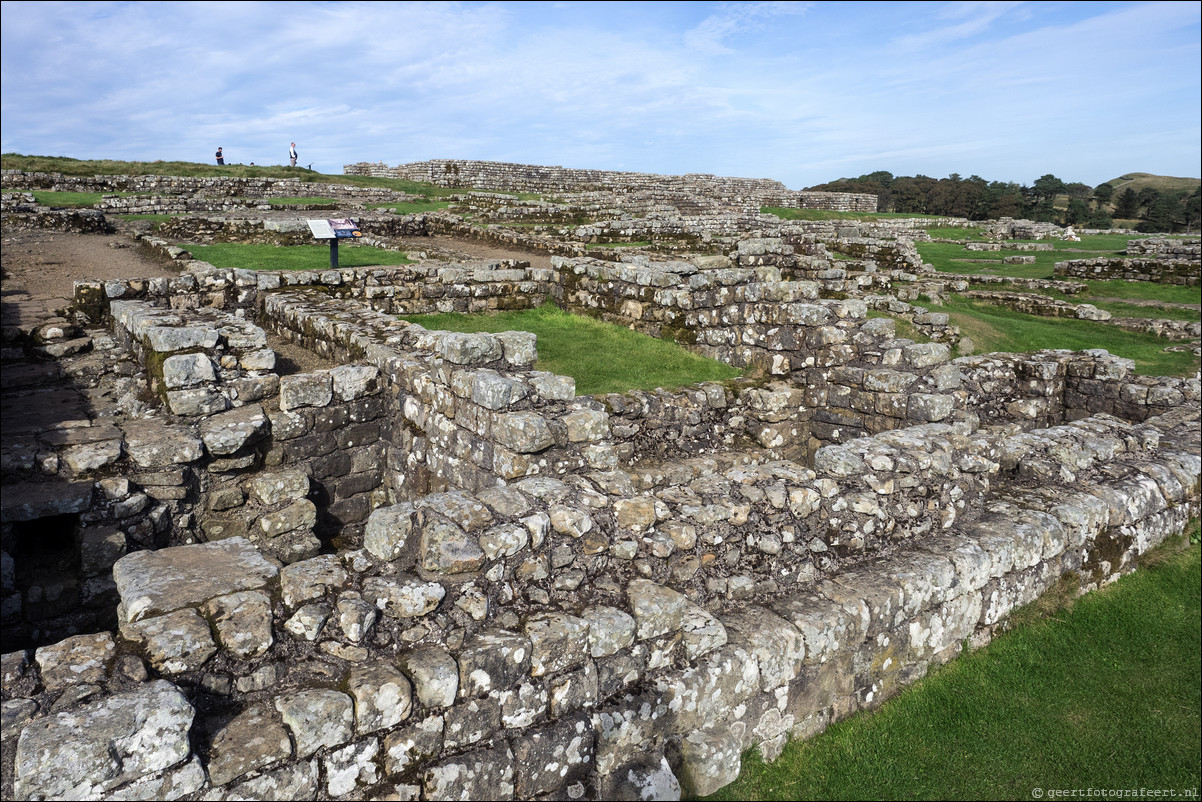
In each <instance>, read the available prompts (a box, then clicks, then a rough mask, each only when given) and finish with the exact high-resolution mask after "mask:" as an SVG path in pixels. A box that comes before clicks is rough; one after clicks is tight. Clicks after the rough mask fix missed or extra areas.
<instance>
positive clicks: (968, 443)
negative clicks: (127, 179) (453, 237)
mask: <svg viewBox="0 0 1202 802" xmlns="http://www.w3.org/2000/svg"><path fill="white" fill-rule="evenodd" d="M752 250H759V249H757V248H753V249H752ZM747 255H748V257H749V261H755V258H758V257H762V256H765V255H771V254H768V253H767V252H765V253H748V254H747ZM777 255H782V256H787V255H788V254H784V253H783V252H781V250H780V249H778V254H777ZM741 260H742V257H741V256H740V257H739V261H740V262H741ZM780 271H781V268H780V267H778V266H777V265H765V264H759V265H756V266H755V267H750V266H743V265H741V264H740V265H739V266H734V265H731V266H727V267H714V266H712V265H709V264H708V263H706V262H705V261H704V260H703V261H702V262H701V264H700V265H698V264H691V263H681V264H675V263H668V264H659V265H657V266H652V265H650V264H647V265H637V264H627V265H611V264H606V263H598V262H595V261H594V260H588V259H584V260H567V259H565V260H559V261H557V262H556V266H555V269H554V270H552V271H545V270H544V271H538V270H533V269H531V268H528V267H524V266H521V265H520V264H512V263H501V264H491V265H480V266H476V267H470V266H469V267H463V266H456V267H445V268H438V267H430V268H422V267H406V268H394V269H372V270H358V271H357V270H341V271H312V272H310V273H303V272H302V273H282V274H273V273H250V272H247V271H223V270H215V269H211V268H205V267H204V266H203V265H197V266H196V267H195V268H194V269H193V270H192V271H190V272H189V273H187V274H185V275H183V276H181V277H179V278H173V279H152V280H146V281H139V282H110V283H107V284H94V283H84V284H81V286H80V288H79V293H78V306H79V308H80V310H81V311H83V312H85V313H86V314H87V316H88V317H89V318H90V319H91V320H93V321H100V320H111V321H112V324H111V325H112V328H113V332H114V334H113V337H112V343H111V344H110V347H111V349H112V350H114V351H116V352H124V353H128V354H129V355H130V356H129V357H127V358H126V359H127V360H128V359H133V360H134V361H135V362H137V363H139V364H141V365H142V366H143V368H142V369H143V370H145V371H146V372H147V373H148V374H149V379H148V389H149V390H150V391H151V392H153V393H154V394H155V395H156V396H158V397H159V398H160V399H161V400H162V402H163V403H164V404H166V406H167V408H168V409H170V410H171V411H172V412H173V413H174V416H172V417H159V418H158V419H151V420H149V421H135V422H131V423H130V424H127V425H126V426H125V427H124V429H121V428H120V427H112V428H113V429H117V431H113V430H106V429H103V427H100V430H98V431H93V432H88V433H87V435H85V436H83V437H81V438H80V439H79V440H72V441H69V442H58V443H55V442H42V443H41V444H40V448H41V449H43V451H45V450H46V449H51V450H54V449H57V453H58V454H59V455H60V458H61V464H62V465H63V466H64V468H63V471H62V472H63V474H64V475H65V476H67V477H71V478H73V479H74V485H73V486H74V487H75V488H76V490H77V491H78V492H77V494H76V495H77V496H78V500H77V502H76V504H77V506H78V507H79V509H78V510H77V512H79V513H80V514H81V525H82V527H83V528H82V531H83V533H84V534H83V535H82V543H81V545H82V546H83V551H82V553H81V558H82V559H84V560H85V563H84V564H85V565H86V566H87V568H86V571H88V572H91V574H90V575H91V579H92V580H93V584H95V585H99V586H103V587H102V588H101V591H102V592H101V595H99V596H97V597H96V599H95V600H96V602H97V603H98V604H103V603H105V599H108V600H109V601H108V602H107V603H108V604H112V603H114V602H115V601H116V599H117V598H119V599H120V602H121V603H120V606H119V607H118V608H117V612H116V613H115V617H116V619H117V620H116V622H115V624H114V625H113V626H112V629H113V630H114V631H111V632H99V633H98V634H94V635H78V636H75V637H72V638H68V639H67V640H65V641H61V642H59V643H54V644H52V645H45V646H41V647H39V648H38V649H37V650H36V652H34V653H33V654H32V659H31V658H30V656H29V653H26V652H20V651H18V652H12V653H9V654H6V655H5V656H4V658H3V667H2V670H3V672H4V699H5V734H4V743H5V758H4V760H5V772H4V774H5V777H6V778H8V780H6V783H5V787H4V788H3V789H0V790H3V791H4V792H5V795H8V794H9V793H10V791H11V793H13V794H15V795H16V796H17V797H18V798H30V797H45V798H69V797H77V796H99V795H103V796H105V797H106V798H134V797H147V796H160V797H165V798H180V797H191V796H193V795H204V796H205V797H206V798H216V799H223V798H235V797H251V798H258V797H263V796H265V795H278V796H284V797H296V798H300V797H305V798H312V797H313V796H315V795H316V796H319V797H330V798H348V799H351V798H359V797H361V796H363V795H369V796H370V795H376V794H379V793H397V794H398V795H400V796H401V797H402V798H416V796H417V795H418V794H421V795H423V796H424V798H431V799H439V798H450V797H458V796H459V795H461V794H463V795H467V796H468V797H470V798H510V797H517V798H535V797H541V796H547V795H567V796H570V797H578V796H584V795H595V796H597V797H600V798H615V797H625V796H627V795H632V794H637V793H642V794H650V795H652V796H656V797H670V796H672V795H673V794H674V793H679V792H680V790H681V788H682V787H683V790H684V791H685V792H687V793H696V794H706V793H710V792H712V791H713V790H716V789H717V788H719V787H721V786H722V785H724V784H726V783H727V782H730V781H732V780H733V779H734V778H735V776H737V773H738V770H739V767H740V756H741V754H742V753H743V752H744V751H745V750H746V749H748V748H752V747H758V748H759V749H760V751H761V753H762V754H764V755H765V756H766V757H768V758H769V759H771V758H773V757H775V755H777V754H779V752H780V750H781V749H782V748H783V745H784V743H785V740H786V739H787V738H788V737H805V736H807V735H810V734H813V733H815V732H818V731H820V730H822V729H823V728H825V726H827V724H829V723H830V722H832V721H834V720H838V719H840V718H843V717H845V716H847V715H850V714H851V713H852V712H854V711H856V710H859V709H867V708H872V707H875V706H876V705H878V704H880V703H881V702H882V701H883V700H884V699H885V698H887V697H889V696H890V695H892V694H893V693H895V692H896V691H897V690H898V689H900V688H901V687H902V686H904V685H905V684H907V683H909V682H912V681H913V680H914V679H916V678H918V677H920V676H922V675H923V674H924V673H925V671H926V670H927V667H928V666H930V665H934V664H938V663H940V662H943V661H945V660H947V659H949V658H951V657H952V656H954V655H955V654H957V653H958V651H959V650H960V648H961V646H962V643H963V642H964V641H965V640H966V639H967V640H969V641H970V642H971V643H972V644H973V645H980V644H982V643H984V642H986V641H988V640H989V638H990V637H991V635H992V633H993V632H994V631H995V630H996V628H997V627H999V626H1000V625H1002V624H1003V622H1004V620H1005V617H1006V615H1007V614H1008V612H1009V611H1010V610H1012V609H1013V608H1014V607H1016V606H1019V605H1021V604H1024V603H1026V602H1028V601H1030V600H1032V599H1034V598H1035V597H1037V596H1038V595H1039V594H1040V593H1041V592H1042V591H1043V590H1045V589H1047V588H1049V587H1051V586H1052V585H1053V584H1055V583H1056V582H1057V581H1059V580H1060V578H1061V577H1062V576H1068V577H1071V578H1073V581H1075V582H1077V583H1079V584H1080V585H1081V587H1082V588H1083V589H1089V588H1092V587H1096V586H1097V585H1099V584H1101V583H1104V582H1106V581H1109V580H1110V579H1112V578H1113V577H1115V576H1117V575H1118V574H1119V573H1121V572H1123V571H1125V570H1130V568H1131V567H1133V566H1134V565H1135V564H1136V562H1137V560H1138V555H1139V554H1142V553H1143V552H1144V551H1146V550H1147V549H1149V548H1151V547H1152V546H1154V545H1155V544H1156V543H1159V542H1160V541H1162V540H1163V539H1164V538H1165V537H1166V536H1167V535H1168V534H1170V533H1172V532H1177V531H1180V530H1181V529H1182V528H1183V527H1184V526H1185V523H1186V522H1187V521H1188V519H1189V517H1190V516H1191V515H1197V514H1198V481H1199V474H1200V473H1202V462H1200V460H1199V458H1198V455H1197V453H1198V449H1197V446H1196V443H1194V444H1193V445H1191V442H1192V441H1191V437H1193V440H1196V429H1197V405H1198V400H1199V389H1198V382H1197V380H1193V381H1190V380H1164V379H1147V378H1142V377H1134V376H1132V375H1131V374H1130V365H1129V363H1127V362H1126V361H1125V360H1121V359H1116V358H1114V357H1110V356H1109V355H1106V354H1104V353H1102V352H1084V353H1079V354H1074V353H1069V352H1042V353H1039V354H1034V355H989V356H986V357H970V358H963V359H959V360H954V361H953V360H949V359H948V354H947V353H946V347H945V346H942V345H939V344H932V345H928V346H920V345H917V344H914V343H912V342H910V341H907V340H898V339H896V338H895V337H894V336H893V333H892V330H891V328H892V324H891V323H889V322H888V321H882V320H868V319H866V317H865V305H864V303H863V302H862V301H850V300H837V299H836V300H832V299H826V300H823V299H820V298H818V297H817V296H818V286H817V284H816V283H814V282H807V281H784V280H781V278H780ZM548 296H551V297H554V298H556V299H558V300H559V301H560V302H561V303H563V304H565V305H568V306H572V307H574V308H578V309H582V310H591V311H592V312H594V313H599V314H601V315H602V316H607V317H612V318H617V319H620V320H621V321H622V322H624V323H626V324H627V325H633V326H635V327H636V328H642V329H644V330H648V331H654V330H655V329H657V328H658V330H659V333H660V334H663V333H664V329H665V328H667V329H668V330H672V329H674V328H675V329H676V330H678V331H679V332H681V333H682V335H683V332H686V331H689V330H690V327H691V329H692V330H693V331H695V332H696V334H697V339H698V340H700V341H705V340H707V339H714V340H716V343H715V344H713V345H712V346H711V347H712V348H715V349H726V350H725V351H722V353H723V354H724V355H726V356H728V357H730V358H731V359H732V360H734V361H740V360H743V361H745V362H749V363H750V362H755V363H759V364H762V365H764V366H765V367H766V368H767V372H768V375H769V376H771V377H772V378H771V379H769V380H767V381H764V382H760V383H757V382H747V381H746V380H744V381H742V382H733V383H727V384H725V385H723V384H711V385H701V386H699V387H697V388H691V389H685V390H682V391H675V392H671V393H658V392H657V393H654V394H652V393H638V392H633V393H626V394H612V395H608V396H603V397H599V398H597V399H589V398H578V397H576V396H575V395H574V392H573V387H572V383H571V380H569V379H564V378H562V377H556V376H552V375H550V374H545V373H540V372H538V371H533V370H531V369H530V368H531V365H532V363H533V360H534V356H535V353H534V344H533V343H532V342H531V339H532V338H530V337H529V335H522V334H511V335H453V334H448V333H439V332H427V331H425V330H423V329H421V328H420V327H417V326H412V325H407V324H404V323H401V322H398V321H396V320H395V318H393V317H392V315H394V314H397V313H400V312H418V311H430V310H435V309H437V310H440V311H447V310H456V311H477V310H484V309H494V308H499V307H502V306H510V307H512V306H521V305H536V304H537V303H539V302H541V301H542V300H543V299H544V298H546V297H548ZM267 330H271V331H272V332H274V333H275V334H277V335H280V336H286V337H288V338H289V339H293V340H294V341H296V342H299V343H301V344H303V345H306V346H307V347H309V348H311V349H314V350H316V351H319V352H321V353H323V354H324V355H326V356H328V357H331V358H333V359H335V360H337V361H338V362H340V363H341V364H340V366H339V367H337V368H334V369H331V370H323V371H318V372H316V373H308V374H292V375H279V374H278V373H275V372H274V370H273V368H274V364H269V363H273V356H274V354H273V353H272V352H271V349H270V348H269V347H266V332H267ZM782 332H788V334H787V335H786V334H783V333H782ZM120 364H126V363H125V362H121V361H118V360H112V365H113V370H114V372H117V371H116V366H117V365H120ZM92 367H93V369H95V370H103V369H104V366H100V367H98V366H97V365H95V364H94V363H93V364H92ZM917 390H926V392H917ZM912 407H913V410H912V409H911V408H912ZM912 412H913V413H914V414H912ZM932 412H936V413H938V417H937V418H936V417H933V416H932V414H931V413H932ZM823 415H827V416H828V417H825V418H824V417H823ZM710 422H714V423H715V424H719V422H720V425H714V426H713V427H710V426H709V423H710ZM155 427H157V429H156V430H155V431H153V432H147V431H145V430H146V428H155ZM823 427H826V428H825V429H824V428H823ZM88 428H89V429H95V428H97V427H96V425H95V424H93V426H91V427H88ZM841 431H846V432H847V433H848V436H847V437H843V436H841V435H840V434H838V432H841ZM1183 431H1184V432H1186V434H1185V435H1183V434H1182V432H1183ZM824 432H825V435H826V436H825V437H823V433H824ZM865 432H876V433H875V434H873V435H872V436H867V437H859V438H857V439H850V435H851V434H853V433H854V434H863V433H865ZM1190 432H1194V433H1195V434H1194V435H1190V434H1189V433H1190ZM811 438H813V439H811ZM114 441H115V444H116V446H115V447H114V445H113V444H114ZM822 442H828V443H832V444H831V445H827V446H826V447H823V448H818V449H817V450H816V451H815V450H814V448H815V447H816V446H818V445H820V444H821V443H822ZM637 457H645V458H646V457H650V458H651V459H649V460H648V459H643V460H641V461H640V460H637V459H636V458H637ZM42 459H43V460H44V459H45V457H44V456H43V457H42ZM797 459H800V460H801V461H796V460H797ZM31 460H32V457H31ZM43 464H44V463H43ZM37 469H38V468H37V465H35V464H34V463H33V462H32V461H31V464H30V470H31V471H36V470H37ZM106 477H107V478H106ZM498 478H502V479H505V480H506V482H507V484H506V485H504V486H497V485H496V480H497V479H498ZM22 495H23V497H24V494H22ZM5 496H6V499H7V498H8V497H9V496H10V492H6V494H5ZM98 499H101V500H98ZM30 501H31V502H32V501H33V499H30ZM121 505H124V506H123V507H122V510H121V511H118V510H117V509H116V508H117V507H118V506H121ZM5 506H6V519H5V524H6V526H11V525H12V519H11V518H10V517H9V515H10V512H9V509H8V508H9V507H10V505H8V504H6V505H5ZM35 506H36V505H33V506H30V508H29V510H28V511H29V513H30V514H31V515H36V513H37V512H38V510H37V509H35V508H34V507H35ZM135 509H136V510H137V512H131V511H132V510H135ZM121 515H125V516H126V517H121ZM88 516H91V518H89V517H88ZM138 516H142V517H141V518H139V517H138ZM138 521H144V522H145V523H144V524H142V523H137V525H131V526H128V527H127V524H130V523H131V522H135V523H136V522H138ZM323 521H326V522H327V523H328V526H325V527H324V528H323V523H322V522H323ZM139 527H141V528H139ZM127 529H130V530H133V531H127ZM138 533H140V534H138ZM335 533H337V540H334V541H333V543H332V544H331V545H334V546H336V547H337V548H338V549H339V552H338V554H337V555H335V554H324V555H323V554H317V553H316V551H317V548H318V547H320V546H321V545H322V543H323V542H324V543H327V544H329V543H330V541H329V538H331V537H334V536H335ZM127 537H128V539H127ZM189 537H191V538H192V539H193V540H195V541H198V542H196V543H194V544H192V545H176V544H183V543H186V541H187V539H188V538H189ZM139 538H141V539H139ZM150 545H154V546H161V545H171V547H170V548H166V549H160V550H158V551H151V550H140V549H143V548H144V547H146V546H150ZM127 551H132V553H129V554H128V555H127V556H124V557H122V554H124V553H125V552H127ZM264 554H266V555H269V556H270V557H272V558H274V559H265V557H264ZM110 567H111V572H110ZM10 587H11V586H10ZM10 587H6V589H5V592H6V599H5V603H6V604H8V603H9V602H10V600H11V596H10V595H9V593H10ZM28 601H34V600H32V599H30V600H28ZM27 606H29V605H27ZM148 667H149V671H148ZM152 710H153V711H155V714H154V715H153V716H149V715H148V714H149V711H152ZM101 722H102V723H101ZM151 733H153V735H152V734H151ZM81 756H82V758H81ZM9 782H11V783H12V785H8V783H9Z"/></svg>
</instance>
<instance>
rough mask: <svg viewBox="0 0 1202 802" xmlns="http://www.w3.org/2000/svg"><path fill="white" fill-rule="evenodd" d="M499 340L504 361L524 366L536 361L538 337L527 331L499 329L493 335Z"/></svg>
mask: <svg viewBox="0 0 1202 802" xmlns="http://www.w3.org/2000/svg"><path fill="white" fill-rule="evenodd" d="M493 336H494V337H496V338H497V339H498V340H500V341H501V347H502V348H503V350H504V353H505V361H506V362H508V363H509V364H510V365H515V366H518V367H525V366H527V365H533V364H534V363H535V362H536V361H538V348H537V342H538V338H537V337H535V336H534V335H533V334H531V333H530V332H528V331H499V332H497V333H496V334H494V335H493Z"/></svg>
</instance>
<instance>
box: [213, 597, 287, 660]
mask: <svg viewBox="0 0 1202 802" xmlns="http://www.w3.org/2000/svg"><path fill="white" fill-rule="evenodd" d="M201 611H202V612H203V613H204V614H205V616H206V617H207V618H208V619H209V620H210V621H212V622H213V627H214V628H215V629H216V630H217V640H218V641H219V642H220V644H221V648H223V649H225V650H226V651H228V652H229V653H230V654H232V655H234V656H235V657H239V658H242V659H244V660H246V659H250V658H252V657H258V656H259V655H262V654H265V653H266V652H267V650H268V649H270V648H271V644H272V643H273V642H274V641H273V638H272V634H271V599H270V598H268V597H267V595H266V594H263V593H260V592H259V591H254V590H245V591H241V592H240V593H231V594H229V595H227V596H218V597H217V598H215V599H211V600H209V601H208V602H205V604H204V606H203V607H202V608H201Z"/></svg>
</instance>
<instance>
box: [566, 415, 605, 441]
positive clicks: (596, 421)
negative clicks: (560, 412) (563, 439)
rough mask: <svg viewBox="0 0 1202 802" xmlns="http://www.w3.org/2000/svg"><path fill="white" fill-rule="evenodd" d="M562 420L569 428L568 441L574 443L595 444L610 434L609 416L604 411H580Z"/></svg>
mask: <svg viewBox="0 0 1202 802" xmlns="http://www.w3.org/2000/svg"><path fill="white" fill-rule="evenodd" d="M560 420H562V421H563V423H564V425H565V426H567V430H568V441H569V442H572V443H595V442H597V441H598V440H604V439H606V438H607V437H609V434H610V430H609V415H608V414H606V413H605V411H604V410H597V409H578V410H576V411H574V412H569V413H568V414H566V415H564V416H563V417H562V418H561V419H560Z"/></svg>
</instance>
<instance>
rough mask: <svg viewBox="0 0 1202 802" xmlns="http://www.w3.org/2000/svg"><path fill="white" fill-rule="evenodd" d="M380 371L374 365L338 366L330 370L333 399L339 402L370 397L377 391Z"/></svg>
mask: <svg viewBox="0 0 1202 802" xmlns="http://www.w3.org/2000/svg"><path fill="white" fill-rule="evenodd" d="M379 375H380V369H379V368H377V367H376V366H375V365H339V366H338V367H336V368H333V369H332V370H330V379H331V381H332V382H333V391H334V397H335V398H337V399H338V400H339V401H353V400H355V399H356V398H362V397H363V396H365V395H371V394H373V393H375V392H376V391H377V389H378V386H377V382H378V379H379Z"/></svg>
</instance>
